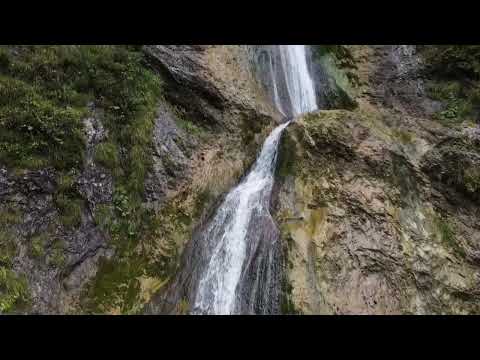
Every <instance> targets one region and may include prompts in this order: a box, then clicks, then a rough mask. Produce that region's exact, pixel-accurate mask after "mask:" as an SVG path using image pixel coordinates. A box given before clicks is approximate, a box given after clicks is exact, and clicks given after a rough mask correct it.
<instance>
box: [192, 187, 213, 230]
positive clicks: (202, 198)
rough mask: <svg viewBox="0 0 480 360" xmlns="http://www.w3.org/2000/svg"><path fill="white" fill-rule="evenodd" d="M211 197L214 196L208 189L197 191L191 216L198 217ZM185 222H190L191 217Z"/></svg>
mask: <svg viewBox="0 0 480 360" xmlns="http://www.w3.org/2000/svg"><path fill="white" fill-rule="evenodd" d="M213 198H214V196H213V194H212V192H211V191H210V190H209V189H203V190H202V191H199V192H198V194H197V196H196V198H195V204H194V208H193V216H194V217H195V218H198V217H200V216H201V215H202V212H203V210H205V208H206V207H207V206H208V204H210V202H211V201H212V200H213ZM186 223H187V224H190V223H191V219H190V218H189V219H188V220H187V222H186Z"/></svg>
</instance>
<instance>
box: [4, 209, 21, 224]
mask: <svg viewBox="0 0 480 360" xmlns="http://www.w3.org/2000/svg"><path fill="white" fill-rule="evenodd" d="M21 222H22V213H21V212H20V210H18V209H15V208H7V209H6V210H0V227H1V228H5V227H7V226H8V225H16V224H19V223H21Z"/></svg>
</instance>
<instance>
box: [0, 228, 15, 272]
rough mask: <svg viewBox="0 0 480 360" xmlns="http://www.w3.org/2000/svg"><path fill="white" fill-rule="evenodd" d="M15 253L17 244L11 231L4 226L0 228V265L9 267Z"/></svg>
mask: <svg viewBox="0 0 480 360" xmlns="http://www.w3.org/2000/svg"><path fill="white" fill-rule="evenodd" d="M16 255H17V246H16V244H15V238H14V235H13V233H12V232H11V231H10V230H8V229H5V228H2V229H0V266H6V267H11V266H12V263H13V259H14V257H15V256H16Z"/></svg>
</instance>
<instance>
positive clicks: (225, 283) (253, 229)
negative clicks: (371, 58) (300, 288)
mask: <svg viewBox="0 0 480 360" xmlns="http://www.w3.org/2000/svg"><path fill="white" fill-rule="evenodd" d="M278 51H279V52H280V58H281V65H282V69H283V71H274V70H273V63H272V59H270V74H271V76H272V78H271V81H272V84H273V88H272V89H273V92H274V93H273V94H272V95H273V99H274V101H275V104H276V106H277V108H278V110H279V112H281V113H284V110H283V108H284V107H283V106H282V104H281V101H280V97H279V94H278V89H277V83H280V82H281V83H283V84H286V87H287V90H288V96H289V98H290V104H289V105H291V107H292V113H293V114H294V115H299V114H301V113H303V112H308V111H312V110H315V109H316V108H317V105H316V101H315V92H314V88H313V83H312V80H311V78H310V75H309V73H308V67H307V62H306V58H305V47H304V46H303V45H281V46H279V47H278ZM282 74H283V79H277V77H278V76H280V75H282ZM277 80H278V81H277ZM288 124H289V122H286V123H283V124H282V125H280V126H278V127H276V128H275V129H274V130H273V131H272V133H271V134H270V135H269V136H268V137H267V139H266V140H265V142H264V144H263V147H262V150H261V152H260V154H259V156H258V157H257V160H256V162H255V164H254V165H253V167H252V169H251V170H250V172H249V173H248V174H247V176H245V178H244V179H243V180H242V181H241V182H240V183H239V184H238V185H237V186H236V187H234V188H233V189H232V190H230V192H229V193H228V194H227V195H226V197H225V199H224V200H223V202H222V203H221V205H220V206H219V207H218V208H217V210H216V212H215V214H214V215H213V217H212V218H211V220H210V221H209V222H208V224H207V226H206V227H205V228H204V229H203V230H202V232H201V233H200V234H198V238H197V239H196V240H197V242H198V243H199V244H201V249H200V250H199V251H200V254H201V257H202V258H206V260H205V262H204V264H203V265H199V268H198V269H197V271H199V274H198V285H197V286H196V290H195V299H194V302H193V306H192V311H191V313H192V314H245V313H252V314H254V313H276V312H278V311H279V302H280V301H279V287H280V275H279V273H280V269H279V263H280V261H279V259H280V253H281V252H280V249H281V247H280V244H279V233H278V229H277V227H276V225H275V223H274V222H273V219H272V217H271V215H270V211H269V207H270V197H271V193H272V188H273V183H274V172H275V165H276V159H277V150H278V144H279V142H280V138H281V135H282V132H283V130H284V129H285V128H286V127H287V126H288Z"/></svg>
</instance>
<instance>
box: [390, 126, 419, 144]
mask: <svg viewBox="0 0 480 360" xmlns="http://www.w3.org/2000/svg"><path fill="white" fill-rule="evenodd" d="M393 136H395V137H396V138H397V139H399V140H400V142H401V143H402V144H411V143H413V138H414V136H415V135H414V134H413V133H412V132H410V131H405V130H402V129H394V130H393Z"/></svg>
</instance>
